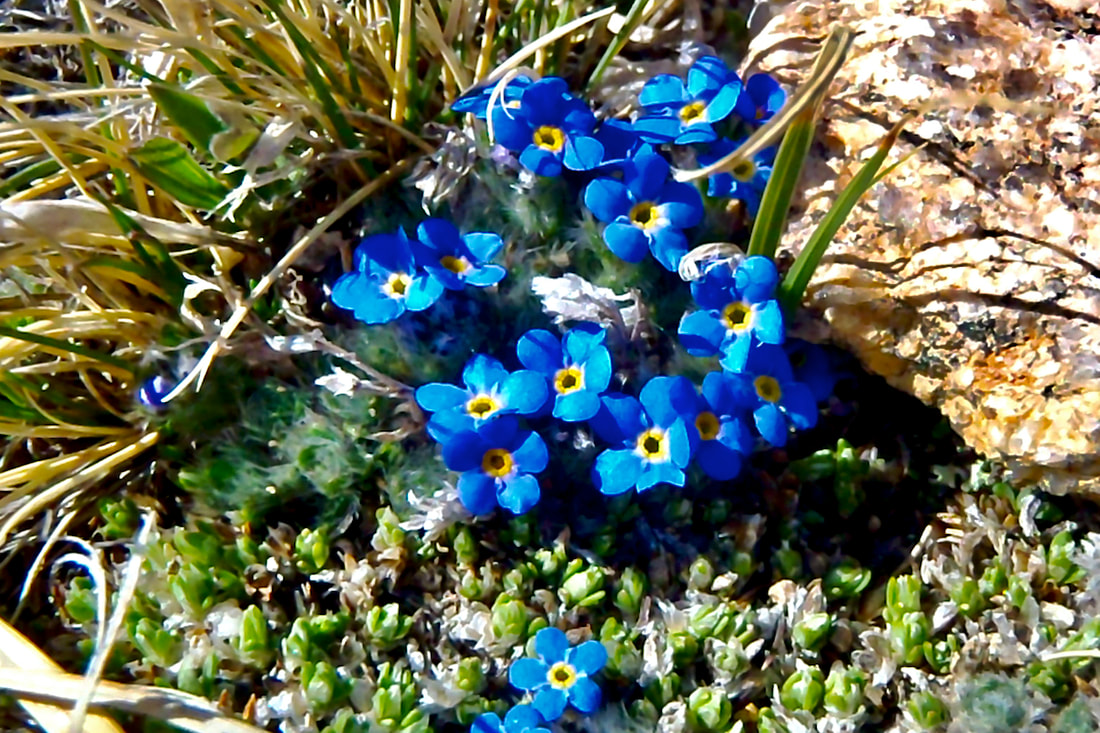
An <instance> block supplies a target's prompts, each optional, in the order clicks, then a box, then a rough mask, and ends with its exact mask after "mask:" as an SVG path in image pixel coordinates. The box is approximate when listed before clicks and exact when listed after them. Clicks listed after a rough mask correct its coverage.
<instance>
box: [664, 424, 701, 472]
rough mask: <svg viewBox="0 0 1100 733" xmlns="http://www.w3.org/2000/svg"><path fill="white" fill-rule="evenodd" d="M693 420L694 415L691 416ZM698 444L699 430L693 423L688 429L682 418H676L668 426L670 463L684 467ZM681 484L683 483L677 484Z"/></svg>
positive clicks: (689, 461)
mask: <svg viewBox="0 0 1100 733" xmlns="http://www.w3.org/2000/svg"><path fill="white" fill-rule="evenodd" d="M691 419H692V420H694V419H695V418H694V415H692V416H691ZM698 444H699V431H698V430H696V429H695V426H694V425H693V426H692V428H691V429H690V430H689V429H688V427H687V425H686V424H685V422H684V421H683V420H677V421H676V422H674V423H672V425H670V426H669V428H668V453H669V457H670V458H672V463H673V465H675V466H678V467H679V468H686V467H687V465H688V464H689V463H691V457H692V456H693V455H695V449H696V447H697V446H698ZM677 486H683V484H677Z"/></svg>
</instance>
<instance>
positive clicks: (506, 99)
mask: <svg viewBox="0 0 1100 733" xmlns="http://www.w3.org/2000/svg"><path fill="white" fill-rule="evenodd" d="M533 83H534V82H533V81H532V79H531V77H529V76H523V75H520V76H516V77H513V78H512V79H510V80H508V81H507V83H505V82H503V81H500V82H497V83H496V84H490V85H488V86H484V87H478V88H477V89H471V90H470V91H468V92H466V93H465V94H463V95H462V96H461V97H459V98H458V99H456V100H455V102H454V104H452V105H451V110H452V111H454V112H459V113H465V112H469V113H470V114H472V115H473V116H474V117H477V118H478V119H479V120H484V119H485V117H486V115H487V112H488V109H489V99H490V98H491V97H492V96H493V92H494V91H496V90H497V88H500V90H501V93H500V95H499V96H498V97H497V102H496V104H500V105H509V104H511V105H513V106H514V105H518V104H519V100H520V97H522V96H523V90H524V89H526V88H527V87H529V86H531V84H533ZM501 84H504V86H503V87H501Z"/></svg>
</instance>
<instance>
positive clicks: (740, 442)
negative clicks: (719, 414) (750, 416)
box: [715, 407, 756, 456]
mask: <svg viewBox="0 0 1100 733" xmlns="http://www.w3.org/2000/svg"><path fill="white" fill-rule="evenodd" d="M735 409H736V410H738V412H739V413H740V408H739V407H738V408H735ZM746 417H747V415H746ZM719 424H720V427H719V430H718V440H717V441H715V442H718V443H721V444H722V445H724V446H726V447H727V448H729V449H730V450H734V451H737V452H738V453H740V454H741V455H744V456H747V455H749V454H751V453H752V449H753V445H754V443H755V442H756V441H755V439H754V438H753V435H752V431H751V430H749V426H748V423H747V422H746V419H745V418H743V417H741V415H740V414H738V415H729V416H727V417H723V418H722V419H721V420H720V423H719Z"/></svg>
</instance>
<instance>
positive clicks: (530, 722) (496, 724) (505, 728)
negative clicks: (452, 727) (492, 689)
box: [470, 705, 550, 733]
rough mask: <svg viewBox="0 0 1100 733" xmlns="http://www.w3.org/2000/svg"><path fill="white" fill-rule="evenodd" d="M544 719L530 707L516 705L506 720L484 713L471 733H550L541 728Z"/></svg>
mask: <svg viewBox="0 0 1100 733" xmlns="http://www.w3.org/2000/svg"><path fill="white" fill-rule="evenodd" d="M541 725H542V717H541V716H540V715H539V714H538V712H537V711H536V710H535V709H534V708H533V707H531V706H530V705H516V706H515V707H513V708H512V709H511V710H509V711H508V714H507V715H505V716H504V720H501V719H500V716H499V715H497V714H496V713H482V714H481V715H479V716H477V719H476V720H474V723H473V725H471V726H470V733H550V731H549V730H547V729H546V728H543V727H541Z"/></svg>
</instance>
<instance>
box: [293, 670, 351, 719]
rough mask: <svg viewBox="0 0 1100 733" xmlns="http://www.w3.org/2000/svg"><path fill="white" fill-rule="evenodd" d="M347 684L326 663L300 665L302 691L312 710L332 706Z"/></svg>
mask: <svg viewBox="0 0 1100 733" xmlns="http://www.w3.org/2000/svg"><path fill="white" fill-rule="evenodd" d="M346 686H347V683H346V682H344V681H343V680H341V679H340V676H339V675H338V674H337V673H336V669H335V667H333V666H332V665H331V664H329V663H328V662H317V663H316V664H314V663H313V662H306V663H305V664H303V665H302V690H303V691H304V692H305V695H306V700H308V701H309V704H310V705H311V706H312V707H313V708H314V710H318V709H322V708H326V707H328V706H329V705H331V704H332V702H333V701H334V700H335V699H336V698H337V696H338V695H340V693H342V692H343V690H344V688H345V687H346Z"/></svg>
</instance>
